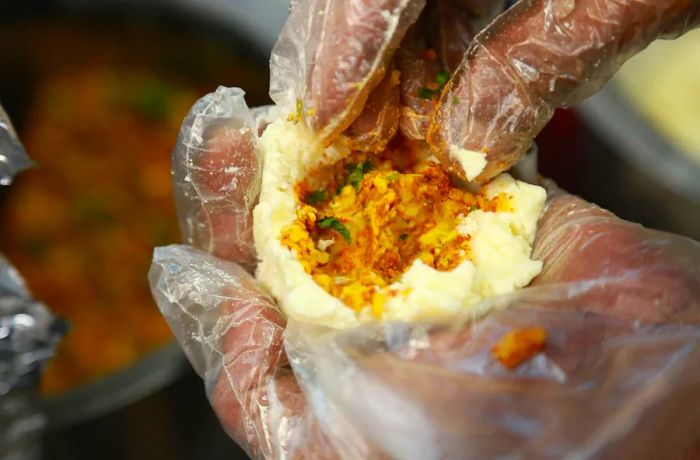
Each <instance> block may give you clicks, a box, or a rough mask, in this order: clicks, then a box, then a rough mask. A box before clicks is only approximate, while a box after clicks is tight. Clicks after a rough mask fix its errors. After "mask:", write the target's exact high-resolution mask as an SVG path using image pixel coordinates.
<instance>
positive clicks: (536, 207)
mask: <svg viewBox="0 0 700 460" xmlns="http://www.w3.org/2000/svg"><path fill="white" fill-rule="evenodd" d="M260 145H261V150H262V155H263V175H262V189H261V193H260V202H259V204H258V205H257V207H256V208H255V211H254V230H253V231H254V237H255V246H256V250H257V253H258V257H259V264H258V270H257V274H256V276H257V278H258V280H259V281H260V282H261V283H262V285H263V286H264V287H265V288H266V289H268V290H269V292H270V293H271V294H272V295H273V296H274V297H275V298H276V299H277V300H278V302H279V304H280V305H281V307H282V309H283V310H284V312H285V313H286V314H287V315H288V316H290V317H291V318H294V319H296V320H298V321H303V322H309V323H315V324H319V325H324V326H328V327H332V328H346V327H351V326H354V325H357V324H359V323H362V322H365V321H374V320H407V321H411V320H431V319H440V318H444V317H446V316H449V315H453V314H455V313H458V312H463V311H466V310H473V311H474V313H475V314H480V313H484V312H483V311H479V309H480V308H481V309H483V306H481V307H480V306H479V302H480V301H481V300H482V299H484V298H487V297H489V296H494V295H498V294H505V293H509V292H512V291H514V290H515V289H518V288H521V287H524V286H526V285H527V284H528V283H529V282H530V281H531V280H532V279H533V278H534V277H535V276H537V274H538V273H539V272H540V270H541V267H542V263H541V262H540V261H536V260H532V259H531V258H530V254H531V250H532V242H533V240H534V237H535V231H536V227H537V221H538V219H539V217H540V215H541V213H542V211H543V208H544V203H545V198H546V193H545V190H544V189H543V188H542V187H539V186H535V185H531V184H527V183H525V182H521V181H518V180H515V179H513V178H512V177H511V176H510V175H508V174H501V175H500V176H498V177H497V178H495V179H494V180H493V181H492V182H490V183H489V184H487V185H486V186H484V187H483V188H482V191H481V192H480V197H479V200H481V201H480V202H483V203H487V202H488V200H491V199H493V200H496V199H497V198H498V197H504V199H505V200H506V201H507V203H508V204H507V206H506V205H503V206H501V205H499V206H496V207H493V206H492V207H491V208H488V209H487V208H486V207H484V208H483V209H477V206H474V207H473V208H471V209H469V210H467V209H465V210H464V213H463V214H461V213H460V214H458V216H457V218H456V219H457V220H456V225H454V228H453V229H452V230H450V231H449V232H447V233H450V232H451V233H450V234H451V235H452V236H451V238H453V240H451V241H455V240H454V238H455V235H458V236H459V237H460V239H459V241H462V242H463V243H462V244H463V246H462V247H467V246H466V245H468V250H463V249H460V250H459V251H458V252H456V254H460V255H462V254H463V257H462V258H461V259H460V260H458V261H457V262H456V263H454V264H453V265H454V266H451V267H450V268H449V269H448V270H444V269H443V270H438V269H436V268H434V267H433V266H431V265H430V261H431V260H432V258H431V257H428V258H426V257H425V256H424V257H422V258H421V257H415V258H414V259H413V260H411V261H408V262H405V266H402V267H403V268H401V269H402V270H403V271H402V272H401V273H399V274H398V276H396V277H395V278H394V279H392V280H391V281H390V282H387V283H385V284H382V283H381V282H380V283H379V285H377V286H376V287H375V288H372V290H371V300H368V301H367V302H366V305H362V304H360V305H359V307H358V305H357V304H354V305H352V308H351V306H349V305H348V304H346V303H345V302H343V300H341V298H339V296H334V295H332V294H331V292H329V290H328V287H327V286H326V288H324V287H323V286H322V285H321V284H319V282H317V280H319V279H321V278H319V276H318V275H312V273H311V272H310V271H309V266H308V264H306V265H305V264H304V263H302V261H301V260H300V257H299V254H297V252H296V250H295V249H293V248H290V247H289V246H288V245H285V244H283V243H282V234H283V232H285V229H288V228H289V226H290V225H292V224H293V223H294V222H295V220H297V219H298V216H299V210H300V209H301V208H302V207H303V206H305V204H304V203H303V202H302V201H301V200H300V199H299V197H298V191H297V189H295V187H296V186H297V184H298V183H300V182H301V181H303V180H304V179H305V177H306V176H307V174H309V171H311V170H313V169H318V168H320V167H324V166H330V165H333V164H334V163H336V162H338V161H339V160H342V159H343V158H347V157H348V156H349V155H351V153H352V152H351V149H350V143H349V141H348V140H347V139H345V138H343V137H341V138H340V139H339V140H337V141H336V142H335V143H334V144H333V145H331V146H329V147H326V148H323V147H321V146H319V145H318V143H317V142H315V138H314V136H313V134H312V133H311V132H310V131H309V130H308V129H307V128H306V127H305V126H304V125H303V124H302V123H295V122H294V121H288V120H283V119H280V120H277V121H275V122H274V123H272V124H271V125H270V126H268V128H267V129H266V131H265V133H264V134H263V136H262V138H261V142H260ZM381 174H384V175H381ZM381 174H380V173H376V175H375V176H374V178H373V180H374V181H375V182H376V184H378V185H377V186H379V187H380V188H381V187H384V188H385V189H386V184H387V183H388V182H387V180H385V179H388V180H389V181H390V180H391V179H392V175H395V174H396V173H393V172H388V173H381ZM413 176H416V174H413ZM368 180H369V179H368ZM406 180H408V179H406ZM376 184H370V185H368V187H369V186H374V185H376ZM382 184H384V185H382ZM389 186H391V184H389ZM347 187H348V189H347V190H345V191H343V192H340V191H339V192H338V196H340V195H341V193H344V194H350V195H353V197H354V196H355V194H357V195H358V196H360V192H359V191H356V190H355V189H353V187H352V186H347ZM362 187H364V185H363V186H362ZM339 190H340V189H339ZM388 192H389V193H394V192H392V191H391V190H388ZM463 193H466V192H463ZM394 195H395V193H394ZM394 195H392V196H394ZM358 199H359V198H358ZM373 205H374V204H373ZM425 205H426V206H428V207H431V204H430V203H425ZM307 208H308V206H307ZM501 208H503V209H501ZM382 212H385V211H382ZM386 212H388V211H386ZM313 219H318V217H314V218H312V219H311V221H312V222H313V221H314V220H313ZM316 222H317V223H318V222H320V221H318V220H316ZM377 231H379V230H375V233H377ZM436 232H437V230H435V229H434V231H433V233H431V234H430V235H428V234H427V233H426V234H424V235H422V236H420V238H422V240H420V241H423V240H426V239H428V237H430V238H434V239H435V238H437V239H438V240H439V239H440V238H443V237H444V235H443V236H440V235H438V236H434V235H433V234H434V233H436ZM428 233H430V232H428ZM438 233H439V232H438ZM442 233H444V234H447V233H446V232H442ZM334 235H335V236H332V235H331V236H328V235H326V236H324V237H319V238H318V240H317V241H315V242H314V245H313V249H309V250H311V251H318V252H316V255H317V256H318V255H319V254H320V255H321V256H324V257H322V258H321V259H322V260H321V262H318V263H317V265H315V266H316V267H317V269H319V270H322V269H323V266H324V264H327V263H328V262H327V261H328V256H325V253H324V251H332V250H333V248H335V247H336V246H339V245H341V244H344V242H343V241H342V240H343V239H344V238H343V237H341V236H339V235H342V232H340V233H335V234H334ZM441 235H442V234H441ZM348 236H350V235H348ZM375 236H376V235H375ZM353 238H354V236H353ZM358 238H359V237H358ZM411 238H413V237H412V236H411ZM416 238H418V237H416ZM444 238H447V237H444ZM399 239H400V240H408V241H411V240H410V239H409V236H408V235H407V234H405V233H402V234H401V235H400V238H399ZM295 241H296V240H295ZM353 241H355V244H359V243H357V241H358V240H353ZM445 241H447V239H445ZM349 242H350V239H349V238H348V241H347V242H346V243H349ZM397 244H401V241H398V239H397ZM415 244H416V245H417V244H418V239H416V243H415ZM438 249H439V248H438ZM332 257H333V256H331V258H332ZM387 260H389V259H387ZM426 261H427V262H428V263H426ZM409 262H410V263H409ZM358 263H360V264H361V262H358ZM387 263H389V262H387ZM360 266H362V265H360ZM319 267H320V268H319ZM363 270H364V269H363ZM367 271H369V268H367ZM324 276H325V275H324ZM343 278H344V277H343V276H335V277H332V276H331V277H329V276H325V278H323V279H330V280H331V282H345V281H344V280H343ZM334 280H335V281H334ZM343 292H346V291H343ZM362 292H363V293H364V294H365V295H369V294H367V292H368V291H367V290H366V289H365V290H364V291H362ZM360 298H362V297H360ZM367 298H368V299H370V297H367ZM378 304H380V305H379V306H378Z"/></svg>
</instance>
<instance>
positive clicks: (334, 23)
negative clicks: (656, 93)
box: [271, 0, 700, 182]
mask: <svg viewBox="0 0 700 460" xmlns="http://www.w3.org/2000/svg"><path fill="white" fill-rule="evenodd" d="M502 6H503V1H502V0H496V1H490V2H489V1H485V0H432V1H428V2H427V6H426V2H425V0H372V1H364V0H362V1H358V0H307V1H300V2H297V3H296V4H295V6H294V8H293V9H292V12H291V15H290V18H289V20H288V22H287V24H286V26H285V29H284V30H283V32H282V35H281V36H280V40H279V41H278V43H277V45H276V49H275V51H274V52H273V59H272V61H271V65H272V68H271V70H272V81H271V83H272V93H271V95H272V96H273V99H274V100H275V102H277V103H278V104H280V105H287V106H293V105H294V102H295V101H296V100H298V101H299V102H300V107H301V108H302V111H303V112H304V114H305V117H306V120H307V122H308V123H309V124H310V125H311V126H312V127H314V128H315V129H317V130H318V131H319V132H320V133H321V134H322V136H323V137H325V138H331V137H333V136H334V135H336V134H337V133H339V132H341V131H343V130H345V129H348V127H349V131H348V132H349V134H350V135H351V136H353V137H356V138H357V139H358V140H359V141H360V142H359V144H360V145H365V146H366V148H368V149H373V148H381V145H382V144H381V142H380V141H381V140H382V139H386V138H390V137H391V135H393V133H392V130H393V131H394V132H395V130H396V124H395V120H397V119H398V118H397V117H395V116H393V117H392V116H389V114H392V113H394V114H395V113H397V112H400V113H401V117H400V122H399V125H400V128H401V130H402V132H403V133H404V135H406V136H407V137H409V138H412V139H416V140H423V139H425V138H426V131H427V141H428V143H429V144H430V145H431V147H432V148H433V150H434V152H435V154H436V156H438V158H439V159H440V161H441V162H442V163H443V164H444V165H445V166H447V167H448V168H450V169H451V170H452V171H453V172H455V173H456V174H458V175H460V176H462V177H463V178H464V177H465V174H464V171H463V170H462V167H461V166H460V164H459V162H458V161H457V160H456V157H455V156H454V155H453V154H452V153H451V150H454V149H459V148H463V149H467V150H470V151H477V152H482V153H485V154H486V160H487V165H486V167H485V169H484V170H483V171H482V172H481V174H479V175H478V176H477V177H476V178H474V179H473V180H474V181H475V182H485V181H487V180H488V179H490V178H492V177H494V176H496V175H497V174H499V173H500V172H503V171H505V170H507V169H509V168H510V167H511V166H512V165H513V164H515V163H516V162H517V160H518V159H519V158H520V156H522V154H524V153H525V152H526V151H527V149H528V148H529V146H530V144H531V143H532V139H533V138H534V137H535V135H537V133H538V132H539V131H540V130H541V129H542V128H543V127H544V125H545V124H546V123H547V122H548V121H549V119H550V118H551V116H552V114H553V111H554V108H556V107H564V106H569V105H572V104H575V103H576V102H579V101H580V100H582V99H584V98H585V97H587V96H589V95H591V94H592V93H594V92H595V91H596V90H598V89H599V88H600V87H601V86H602V85H603V84H604V83H605V82H606V81H607V80H608V79H609V78H610V77H611V76H612V75H613V73H614V72H615V71H616V70H617V69H618V68H619V67H620V66H621V65H622V64H623V63H624V62H625V61H626V60H627V59H628V58H630V57H631V56H632V55H634V54H635V53H636V52H638V51H640V50H641V49H643V48H645V47H646V46H647V45H648V44H649V43H650V42H651V41H653V40H654V39H656V38H659V37H663V38H673V37H676V36H678V35H681V34H682V33H684V32H686V31H688V30H690V29H692V28H693V27H695V26H697V25H698V24H699V23H700V2H698V0H657V1H651V0H642V1H639V0H622V1H600V0H521V1H519V2H518V3H516V4H515V6H513V7H512V8H510V9H509V10H508V11H506V12H505V13H503V14H501V15H500V16H498V18H497V19H496V20H495V21H493V22H491V23H490V24H489V25H488V26H487V27H486V28H485V29H484V30H482V31H481V32H480V33H479V34H478V35H477V36H476V37H475V38H474V39H473V40H472V37H473V36H474V33H475V32H477V31H479V30H480V29H481V28H482V27H483V26H484V25H485V24H486V23H488V21H489V20H490V19H492V18H493V17H494V16H495V15H496V14H497V13H498V12H500V11H501V9H502ZM421 11H422V13H421ZM414 22H415V25H413V27H412V28H411V29H410V30H409V27H410V26H411V25H412V24H413V23H414ZM407 31H408V33H407ZM467 46H469V48H468V51H467V52H466V54H464V51H465V50H466V49H467ZM397 48H398V52H396V53H395V50H396V49H397ZM431 49H432V50H434V52H433V51H431ZM463 54H464V59H462V55H463ZM460 60H461V62H460ZM458 63H459V64H458ZM393 69H398V70H399V71H400V72H401V73H400V75H396V74H394V73H393V72H392V70H393ZM440 71H447V72H448V73H451V74H452V79H451V80H450V81H449V82H448V81H447V74H440V73H439V72H440ZM380 82H381V83H380ZM378 84H381V85H384V88H381V89H380V90H377V91H375V92H372V89H373V88H374V87H375V86H376V85H378ZM387 88H390V89H391V91H387ZM399 91H400V92H401V96H400V97H399V95H398V92H399ZM368 98H369V100H368ZM367 100H368V102H367V104H366V109H365V112H364V113H362V115H361V116H360V118H358V114H360V113H361V111H362V108H363V107H365V101H367ZM398 101H400V105H401V107H397V106H396V104H397V103H398ZM353 122H354V125H353ZM392 123H393V124H392ZM368 133H369V134H368ZM375 146H378V147H375Z"/></svg>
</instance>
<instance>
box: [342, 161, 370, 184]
mask: <svg viewBox="0 0 700 460" xmlns="http://www.w3.org/2000/svg"><path fill="white" fill-rule="evenodd" d="M373 167H374V165H372V163H371V162H369V161H365V162H363V163H358V164H357V165H355V167H354V168H352V169H351V170H350V174H349V175H348V184H350V185H352V186H353V187H355V188H356V189H359V188H360V184H361V183H362V178H363V177H364V176H365V174H367V173H368V172H370V171H371V170H372V168H373Z"/></svg>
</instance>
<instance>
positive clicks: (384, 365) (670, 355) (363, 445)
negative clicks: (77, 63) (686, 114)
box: [149, 89, 700, 459]
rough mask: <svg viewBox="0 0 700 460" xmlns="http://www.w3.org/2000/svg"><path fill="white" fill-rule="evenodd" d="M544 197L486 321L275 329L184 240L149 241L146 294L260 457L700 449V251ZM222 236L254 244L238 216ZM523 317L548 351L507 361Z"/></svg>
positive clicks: (246, 286)
mask: <svg viewBox="0 0 700 460" xmlns="http://www.w3.org/2000/svg"><path fill="white" fill-rule="evenodd" d="M218 93H224V94H225V93H227V90H225V89H220V90H219V91H218V92H217V94H218ZM228 93H229V94H238V97H242V96H241V95H240V93H231V91H228ZM205 100H207V99H205ZM209 100H210V101H211V99H209ZM220 100H221V101H230V100H229V99H228V98H226V97H223V98H221V99H220ZM233 102H235V103H234V104H231V105H229V107H238V109H237V110H244V105H243V104H242V102H241V103H238V102H236V101H233ZM203 107H204V106H203V105H202V104H197V105H196V106H195V109H193V114H191V115H190V117H192V116H196V115H197V112H198V111H201V110H202V108H203ZM212 109H213V108H211V107H209V108H207V109H206V110H212ZM223 112H224V113H225V112H226V111H225V110H224V111H223ZM229 115H231V116H227V118H228V119H239V118H244V119H245V118H247V117H249V116H248V115H247V114H245V113H240V114H237V113H236V112H235V111H234V112H229ZM237 115H238V116H237ZM188 119H190V118H188ZM250 119H252V117H250ZM209 121H210V122H213V123H215V124H216V125H217V126H219V125H218V124H217V122H216V118H213V119H211V120H209ZM188 126H189V125H188V123H186V124H185V126H184V127H183V130H186V129H188ZM203 128H206V126H203ZM252 132H255V131H252ZM254 138H255V136H253V137H252V139H253V141H254ZM183 139H184V138H183V137H181V141H182V140H183ZM210 142H214V140H213V139H212V140H211V141H210ZM253 145H254V144H253ZM249 147H250V144H249V143H248V142H245V143H242V144H240V145H228V148H226V149H223V151H226V152H229V155H230V158H236V154H235V153H234V152H235V151H236V150H237V148H242V149H244V150H245V151H248V149H249ZM176 152H177V150H176ZM239 157H240V158H246V157H247V156H246V155H241V156H239ZM230 158H229V159H227V161H224V162H223V164H225V165H226V166H227V167H230V166H236V164H235V162H232V160H231V161H229V160H230ZM176 169H177V165H176ZM243 169H245V166H243ZM249 186H250V187H255V186H256V184H254V183H252V182H251V183H250V185H249ZM240 196H244V195H240ZM552 196H553V198H552V199H551V201H550V203H549V205H548V208H547V211H546V214H545V216H544V217H543V218H542V220H541V223H540V229H539V234H538V237H537V239H536V243H535V248H534V256H535V257H537V258H541V259H542V260H544V269H543V271H542V273H541V275H540V276H539V277H538V278H537V279H536V280H535V282H534V283H533V286H532V287H529V288H526V289H524V290H521V291H519V292H517V293H515V294H513V295H510V296H505V297H500V298H494V299H490V300H489V302H490V303H492V304H493V306H494V307H496V308H497V309H496V310H495V311H494V312H493V313H492V314H490V315H489V316H487V317H485V318H471V317H469V316H466V317H464V318H456V319H454V321H453V322H452V323H451V324H449V325H444V324H443V325H440V324H424V323H414V324H401V323H393V324H373V325H365V326H362V327H359V328H356V329H353V330H348V331H333V330H328V329H322V328H318V327H311V326H309V325H305V324H300V323H297V322H289V323H288V324H285V319H284V317H283V315H282V314H281V313H280V311H279V309H278V307H277V306H276V305H275V304H274V302H273V301H272V299H270V298H269V297H268V296H267V295H266V294H265V293H263V292H262V291H261V290H260V288H259V287H258V286H257V284H256V283H255V280H254V279H253V278H252V277H251V276H250V275H249V274H248V273H247V272H246V271H245V270H243V269H242V268H241V267H240V266H238V265H237V264H236V263H234V262H231V261H224V260H222V259H220V258H217V257H214V256H212V255H210V254H207V253H205V252H202V251H199V250H196V249H193V248H190V247H185V246H170V247H166V248H159V249H157V250H156V252H155V254H154V261H153V266H152V269H151V273H150V275H149V277H150V282H151V286H152V291H153V294H154V297H155V298H156V300H157V302H158V305H159V307H160V308H161V310H162V312H163V314H164V316H165V317H166V319H167V320H168V322H169V324H170V325H171V327H172V329H173V331H174V333H175V336H176V337H177V339H178V341H179V342H180V343H181V345H182V346H183V348H184V349H185V352H186V353H187V356H188V357H189V359H190V361H191V362H192V364H193V366H194V368H195V369H196V370H197V372H198V373H199V374H200V375H201V376H202V378H203V379H204V381H205V385H206V390H207V395H208V396H209V399H210V401H211V403H212V406H213V407H214V410H215V411H216V413H217V415H218V416H219V418H220V420H221V422H222V425H223V426H224V428H225V429H226V430H227V432H228V433H229V434H230V435H231V437H232V438H233V439H235V440H236V441H237V442H238V443H239V444H241V445H242V446H243V447H244V448H246V449H247V451H248V452H249V454H250V455H251V456H253V457H254V458H348V459H356V458H406V459H413V458H416V459H426V458H476V459H479V458H484V459H487V458H488V459H490V458H498V457H502V458H505V457H508V458H564V457H567V456H568V457H569V458H635V459H637V458H639V459H644V458H650V459H651V458H680V457H679V456H680V455H684V454H685V455H689V457H687V458H693V457H692V456H691V455H694V454H696V453H697V451H695V450H693V449H696V448H697V447H698V446H699V445H698V444H695V445H694V443H695V442H697V440H699V439H700V429H698V426H700V411H698V410H694V407H693V403H692V402H693V401H698V400H700V263H699V261H700V245H699V244H698V243H697V242H694V241H692V240H689V239H687V238H683V237H679V236H675V235H670V234H667V233H663V232H657V231H653V230H648V229H644V228H643V227H641V226H639V225H635V224H631V223H628V222H624V221H621V220H619V219H617V218H616V217H615V216H613V215H612V214H610V213H608V212H606V211H604V210H601V209H600V208H597V207H595V206H593V205H591V204H588V203H585V202H583V201H582V200H580V199H578V198H575V197H572V196H568V195H565V194H557V193H553V194H552ZM218 230H219V231H222V232H225V233H226V234H227V235H226V236H225V237H224V236H222V237H217V238H220V239H221V240H224V239H227V238H228V241H230V242H232V243H231V244H234V243H238V244H250V241H249V240H247V242H246V238H248V237H247V236H245V237H240V235H236V234H235V233H236V232H237V231H238V230H239V227H235V226H234V227H230V228H228V229H224V228H219V229H218ZM241 252H245V251H241ZM236 253H237V252H236V251H233V252H231V254H236ZM526 327H538V328H544V329H545V330H546V332H547V342H546V348H545V350H544V351H543V352H542V353H540V354H538V355H536V356H535V357H533V358H532V359H530V360H529V361H527V362H525V363H524V364H522V365H520V366H519V367H517V368H515V369H514V370H509V369H506V368H505V367H504V366H503V365H502V364H500V363H499V362H498V361H496V360H495V359H494V358H493V356H492V354H491V349H492V347H493V346H494V345H495V344H496V342H497V341H498V340H499V339H500V338H501V337H502V336H503V335H504V334H506V333H507V332H509V331H512V330H514V329H520V328H526Z"/></svg>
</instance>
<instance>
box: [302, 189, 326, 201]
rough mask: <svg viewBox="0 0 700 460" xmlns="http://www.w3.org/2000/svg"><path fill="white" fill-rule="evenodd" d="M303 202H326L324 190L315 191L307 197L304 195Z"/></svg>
mask: <svg viewBox="0 0 700 460" xmlns="http://www.w3.org/2000/svg"><path fill="white" fill-rule="evenodd" d="M305 201H306V202H307V203H309V204H317V203H322V202H324V201H326V191H325V190H316V191H315V192H311V193H309V194H308V195H306V200H305Z"/></svg>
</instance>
